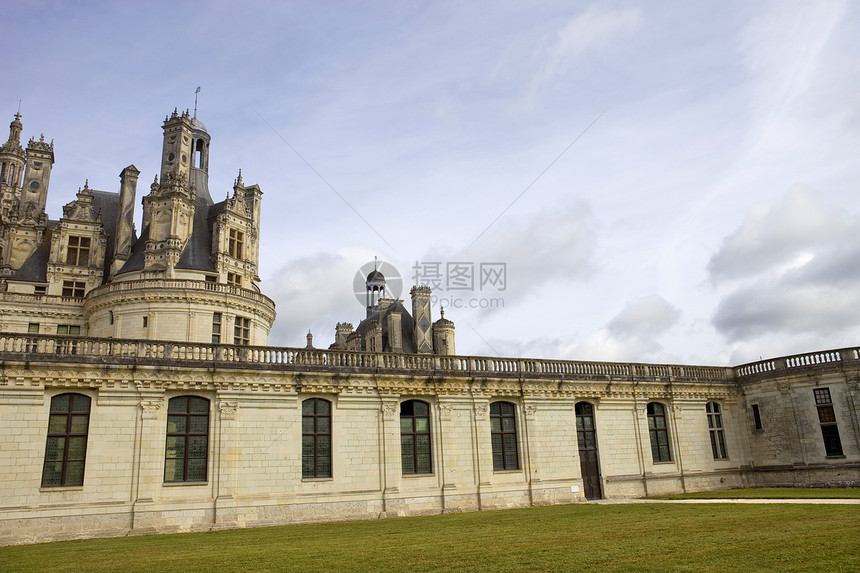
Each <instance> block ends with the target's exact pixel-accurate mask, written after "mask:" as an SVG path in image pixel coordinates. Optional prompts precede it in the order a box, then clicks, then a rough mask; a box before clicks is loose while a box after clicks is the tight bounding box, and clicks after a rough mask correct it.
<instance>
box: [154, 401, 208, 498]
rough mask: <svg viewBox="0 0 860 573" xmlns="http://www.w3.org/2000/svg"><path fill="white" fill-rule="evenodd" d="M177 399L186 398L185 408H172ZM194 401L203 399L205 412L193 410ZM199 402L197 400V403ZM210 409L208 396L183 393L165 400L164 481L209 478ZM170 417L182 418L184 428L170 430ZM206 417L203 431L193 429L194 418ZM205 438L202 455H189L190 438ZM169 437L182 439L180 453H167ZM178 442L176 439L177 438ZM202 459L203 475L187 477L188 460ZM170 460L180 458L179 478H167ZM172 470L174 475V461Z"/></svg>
mask: <svg viewBox="0 0 860 573" xmlns="http://www.w3.org/2000/svg"><path fill="white" fill-rule="evenodd" d="M179 400H186V403H185V410H184V411H182V410H172V409H171V408H172V405H173V404H178V403H179ZM195 401H205V403H206V412H205V413H203V412H202V411H199V410H198V411H194V404H195ZM199 403H200V402H197V404H199ZM211 411H212V401H211V400H209V399H208V398H204V397H202V396H195V395H193V394H183V395H182V396H174V397H173V398H170V399H169V400H168V401H167V420H166V425H165V432H164V433H165V444H164V483H168V484H174V483H196V484H201V483H206V482H207V481H208V479H209V425H210V423H211ZM171 417H173V418H174V421H175V419H176V418H182V419H183V420H184V422H185V423H184V426H185V429H184V430H178V429H177V430H174V431H171V430H170V423H171V420H170V419H171ZM195 418H196V419H201V418H205V419H206V424H205V428H206V429H205V431H201V430H193V428H192V423H193V420H194V419H195ZM199 437H203V438H205V439H204V440H203V442H204V443H203V448H202V450H203V455H202V456H191V455H190V453H191V448H190V445H191V441H192V438H199ZM171 438H181V439H182V455H181V456H178V455H169V454H170V453H171V442H170V439H171ZM177 443H178V440H177ZM200 459H202V460H203V477H202V478H201V477H189V475H188V474H189V471H188V466H189V460H200ZM170 460H182V477H181V479H168V473H167V472H168V467H169V466H170V464H169V461H170ZM173 466H174V472H173V475H174V476H175V475H176V472H175V462H174V464H173Z"/></svg>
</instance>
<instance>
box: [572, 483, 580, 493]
mask: <svg viewBox="0 0 860 573" xmlns="http://www.w3.org/2000/svg"><path fill="white" fill-rule="evenodd" d="M570 491H571V493H579V486H578V485H572V486H570Z"/></svg>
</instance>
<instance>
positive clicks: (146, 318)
mask: <svg viewBox="0 0 860 573" xmlns="http://www.w3.org/2000/svg"><path fill="white" fill-rule="evenodd" d="M143 327H144V328H147V327H149V317H148V316H144V317H143Z"/></svg>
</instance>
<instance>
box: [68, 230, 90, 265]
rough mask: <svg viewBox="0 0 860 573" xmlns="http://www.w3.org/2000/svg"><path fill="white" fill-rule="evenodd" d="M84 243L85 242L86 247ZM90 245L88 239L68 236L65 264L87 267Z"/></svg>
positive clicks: (79, 236)
mask: <svg viewBox="0 0 860 573" xmlns="http://www.w3.org/2000/svg"><path fill="white" fill-rule="evenodd" d="M73 242H74V244H73ZM84 242H86V245H85V244H84ZM91 245H92V240H91V239H90V237H83V236H81V235H69V240H68V243H67V244H66V264H67V265H71V266H74V267H86V266H87V265H89V264H90V253H91V248H92V247H91Z"/></svg>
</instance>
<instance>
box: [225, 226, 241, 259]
mask: <svg viewBox="0 0 860 573" xmlns="http://www.w3.org/2000/svg"><path fill="white" fill-rule="evenodd" d="M244 248H245V233H243V232H242V231H239V230H237V229H230V236H229V238H228V240H227V254H228V255H230V256H231V257H233V258H234V259H241V258H242V253H243V251H244Z"/></svg>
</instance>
